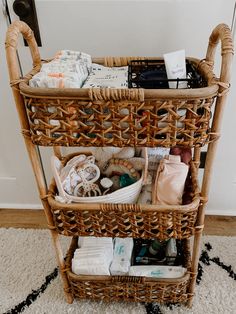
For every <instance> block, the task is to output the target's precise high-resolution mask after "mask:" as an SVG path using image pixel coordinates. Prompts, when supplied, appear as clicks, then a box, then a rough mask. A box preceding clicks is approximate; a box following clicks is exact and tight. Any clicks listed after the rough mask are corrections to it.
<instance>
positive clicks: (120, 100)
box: [20, 58, 219, 147]
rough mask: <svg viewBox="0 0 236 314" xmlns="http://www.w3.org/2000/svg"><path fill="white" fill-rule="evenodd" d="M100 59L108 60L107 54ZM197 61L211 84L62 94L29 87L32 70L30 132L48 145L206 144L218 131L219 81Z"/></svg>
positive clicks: (27, 91)
mask: <svg viewBox="0 0 236 314" xmlns="http://www.w3.org/2000/svg"><path fill="white" fill-rule="evenodd" d="M94 61H96V59H95V60H94ZM128 61H129V60H128V59H127V60H124V63H122V64H121V65H127V62H128ZM100 62H101V63H102V64H106V63H107V61H106V59H103V60H100ZM113 62H114V63H115V58H114V61H113ZM125 62H126V63H125ZM194 63H195V64H196V67H198V68H199V71H200V72H201V73H202V76H203V77H204V78H205V80H206V82H207V84H208V86H207V87H202V88H196V89H193V90H191V89H187V90H168V89H165V90H158V89H156V90H155V89H153V90H144V89H128V90H114V89H107V90H105V91H104V90H102V89H64V90H63V95H62V91H61V90H60V89H52V90H50V89H39V88H32V87H29V85H28V82H29V79H30V78H31V77H32V75H33V74H35V71H33V72H32V73H31V74H29V75H28V76H27V78H26V79H24V81H22V82H21V83H20V90H21V94H22V95H24V102H25V106H26V109H27V114H28V120H29V126H30V130H29V132H28V134H29V136H30V137H31V140H32V142H33V143H34V144H36V145H43V146H53V145H61V146H121V147H122V146H146V147H148V146H150V147H155V146H164V147H170V146H174V145H188V146H190V147H194V146H196V145H199V146H203V145H205V144H207V143H208V142H209V141H210V140H212V139H213V137H214V134H212V133H211V123H210V119H211V110H212V107H213V104H214V101H215V97H216V95H217V92H218V89H219V86H218V84H217V83H216V81H214V80H213V79H212V77H214V74H213V71H212V68H210V66H209V65H207V64H206V63H204V62H200V60H194ZM38 70H39V67H38ZM124 108H125V109H126V111H125V113H124V111H122V109H124ZM163 112H164V114H163ZM180 112H185V113H184V114H182V115H181V114H180ZM55 121H56V122H57V123H56V125H55ZM53 122H54V123H53Z"/></svg>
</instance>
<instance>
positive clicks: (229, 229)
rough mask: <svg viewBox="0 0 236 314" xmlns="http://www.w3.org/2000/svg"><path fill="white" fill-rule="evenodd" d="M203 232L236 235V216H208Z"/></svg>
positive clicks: (206, 233)
mask: <svg viewBox="0 0 236 314" xmlns="http://www.w3.org/2000/svg"><path fill="white" fill-rule="evenodd" d="M203 234H205V235H219V236H236V216H210V215H209V216H206V217H205V227H204V230H203Z"/></svg>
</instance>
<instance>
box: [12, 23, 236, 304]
mask: <svg viewBox="0 0 236 314" xmlns="http://www.w3.org/2000/svg"><path fill="white" fill-rule="evenodd" d="M20 33H21V34H22V35H23V37H24V38H25V39H26V41H27V42H28V45H29V48H30V51H31V56H32V59H33V70H32V71H31V72H30V73H29V74H27V75H25V76H24V77H20V74H19V69H18V60H17V41H18V37H19V35H20ZM219 41H220V42H221V55H222V64H221V73H220V78H217V77H216V76H215V75H214V73H213V64H214V56H215V50H216V47H217V44H218V42H219ZM6 55H7V62H8V68H9V75H10V84H11V87H12V92H13V95H14V98H15V103H16V107H17V110H18V114H19V119H20V123H21V128H22V134H23V136H24V139H25V144H26V147H27V150H28V154H29V157H30V160H31V164H32V167H33V171H34V175H35V177H36V181H37V186H38V190H39V194H40V198H41V200H42V203H43V207H44V210H45V215H46V217H47V222H48V227H49V229H50V232H51V234H52V239H53V244H54V247H55V251H56V255H57V261H58V264H59V267H60V273H61V278H62V281H63V285H64V290H65V295H66V299H67V301H68V302H69V303H71V302H72V301H73V299H74V298H75V297H77V298H80V299H86V298H89V299H93V300H104V301H136V302H160V303H168V302H172V303H185V304H188V305H189V306H190V305H191V303H192V299H193V296H194V288H195V282H196V276H197V270H198V259H199V250H200V244H201V235H202V230H203V227H204V207H205V204H206V203H207V197H208V191H209V183H210V178H211V173H212V164H213V159H214V155H215V151H216V144H217V140H218V138H219V136H220V125H221V121H222V115H223V109H224V104H225V101H226V97H227V91H228V90H229V81H230V68H231V62H232V56H233V43H232V39H231V32H230V29H229V28H228V26H227V25H225V24H220V25H218V26H217V27H216V28H215V29H214V30H213V32H212V34H211V36H210V39H209V46H208V50H207V54H206V58H205V59H204V60H201V61H200V60H198V59H195V58H188V59H189V60H191V62H192V63H193V64H195V66H196V67H197V68H198V71H199V73H201V75H202V77H203V78H204V80H205V82H206V85H205V86H204V87H199V88H193V89H191V88H190V89H141V88H137V89H135V88H131V89H109V88H104V89H97V88H94V89H47V88H32V87H30V86H29V84H28V82H29V79H30V78H31V77H32V76H33V75H34V74H35V73H37V72H38V71H39V70H40V67H41V65H42V62H46V61H41V58H40V54H39V50H38V47H37V44H36V41H35V38H34V35H33V32H32V30H31V29H30V28H29V27H28V26H27V25H26V24H25V23H23V22H20V21H16V22H14V23H13V24H12V25H11V26H10V27H9V29H8V32H7V36H6ZM132 59H134V58H132V57H107V58H95V59H93V61H94V62H96V63H100V64H103V65H105V66H123V65H127V64H128V63H129V61H130V60H132ZM135 59H137V58H135ZM142 59H145V58H142ZM146 59H148V58H146ZM152 59H153V58H152ZM156 59H160V58H156ZM51 108H53V110H52V109H51ZM123 108H126V109H127V110H126V112H127V114H126V115H125V116H124V115H123V114H121V112H122V110H121V109H123ZM179 109H184V110H185V115H183V116H180V115H179V111H178V110H179ZM163 110H164V111H165V115H164V116H163ZM143 112H145V114H143ZM160 112H162V114H160ZM52 119H53V120H57V121H59V122H58V123H57V125H52V123H50V121H51V120H52ZM88 121H89V123H88ZM124 121H125V122H126V123H128V125H129V127H128V128H127V127H124V124H122V123H121V122H124ZM163 121H164V122H165V127H164V128H163V127H159V125H160V124H159V122H163ZM105 122H109V124H107V123H105ZM179 122H181V123H180V124H179ZM90 134H92V135H93V136H90ZM37 145H41V146H52V147H53V153H54V154H55V155H56V156H57V157H59V158H60V159H61V160H63V161H65V160H66V158H67V157H66V156H63V155H62V150H61V149H60V147H63V146H67V147H68V146H71V147H72V146H83V147H84V146H88V147H89V146H90V147H91V146H97V147H98V146H99V147H101V146H118V147H125V146H132V147H159V146H160V147H172V146H175V145H184V146H188V147H191V148H192V149H193V162H192V165H191V179H192V186H193V190H192V202H191V203H190V204H188V205H178V206H177V205H176V206H157V205H147V204H132V205H130V204H97V203H89V204H87V203H86V204H82V203H81V204H78V203H71V204H62V203H60V202H58V201H57V200H56V199H55V195H56V193H57V190H56V185H55V182H54V180H52V182H51V185H50V187H49V189H47V187H46V184H45V181H44V175H43V171H42V167H41V164H40V159H39V156H38V152H37ZM203 147H206V148H207V154H206V162H205V169H204V176H203V181H202V184H201V188H198V183H197V176H198V169H199V165H200V156H201V151H202V148H203ZM59 234H61V235H64V236H68V237H71V238H72V242H71V245H70V248H69V249H68V252H67V256H66V260H64V256H63V253H62V249H61V246H60V241H59ZM78 236H96V237H106V236H109V237H133V238H146V239H152V238H158V239H161V240H164V239H168V238H171V237H174V238H176V239H181V240H183V243H184V253H183V259H184V266H185V267H186V268H187V273H186V274H185V275H184V276H183V277H181V278H178V279H155V278H146V277H132V276H79V275H75V274H74V273H72V271H71V259H72V256H73V252H74V250H75V249H76V247H77V239H78ZM190 237H193V247H192V249H190V245H189V240H190Z"/></svg>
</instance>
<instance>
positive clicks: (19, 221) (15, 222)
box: [0, 209, 236, 236]
mask: <svg viewBox="0 0 236 314" xmlns="http://www.w3.org/2000/svg"><path fill="white" fill-rule="evenodd" d="M0 227H4V228H10V227H12V228H33V229H45V228H47V222H46V218H45V215H44V211H43V210H30V209H0ZM203 234H205V235H219V236H236V216H206V218H205V228H204V231H203Z"/></svg>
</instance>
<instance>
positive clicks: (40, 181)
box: [25, 139, 74, 303]
mask: <svg viewBox="0 0 236 314" xmlns="http://www.w3.org/2000/svg"><path fill="white" fill-rule="evenodd" d="M25 142H26V147H27V150H28V154H29V158H30V161H31V164H32V167H33V170H34V174H35V178H36V182H37V185H38V189H39V192H40V198H41V201H42V204H43V208H44V212H45V216H46V219H47V223H48V228H49V229H50V232H51V236H52V242H53V246H54V248H55V252H56V258H57V263H58V265H59V269H60V274H61V278H62V282H63V288H64V292H65V297H66V301H67V302H68V303H72V302H73V299H74V298H73V295H72V293H71V292H70V284H69V281H68V278H67V275H66V272H65V271H66V266H65V261H64V257H63V253H62V248H61V244H60V241H59V234H58V233H57V231H55V230H54V223H53V216H52V213H51V210H50V206H49V204H48V201H47V188H46V184H45V182H44V177H43V172H42V168H41V164H40V159H39V155H38V153H37V150H36V146H35V145H33V144H32V142H31V141H30V140H28V139H25Z"/></svg>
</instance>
